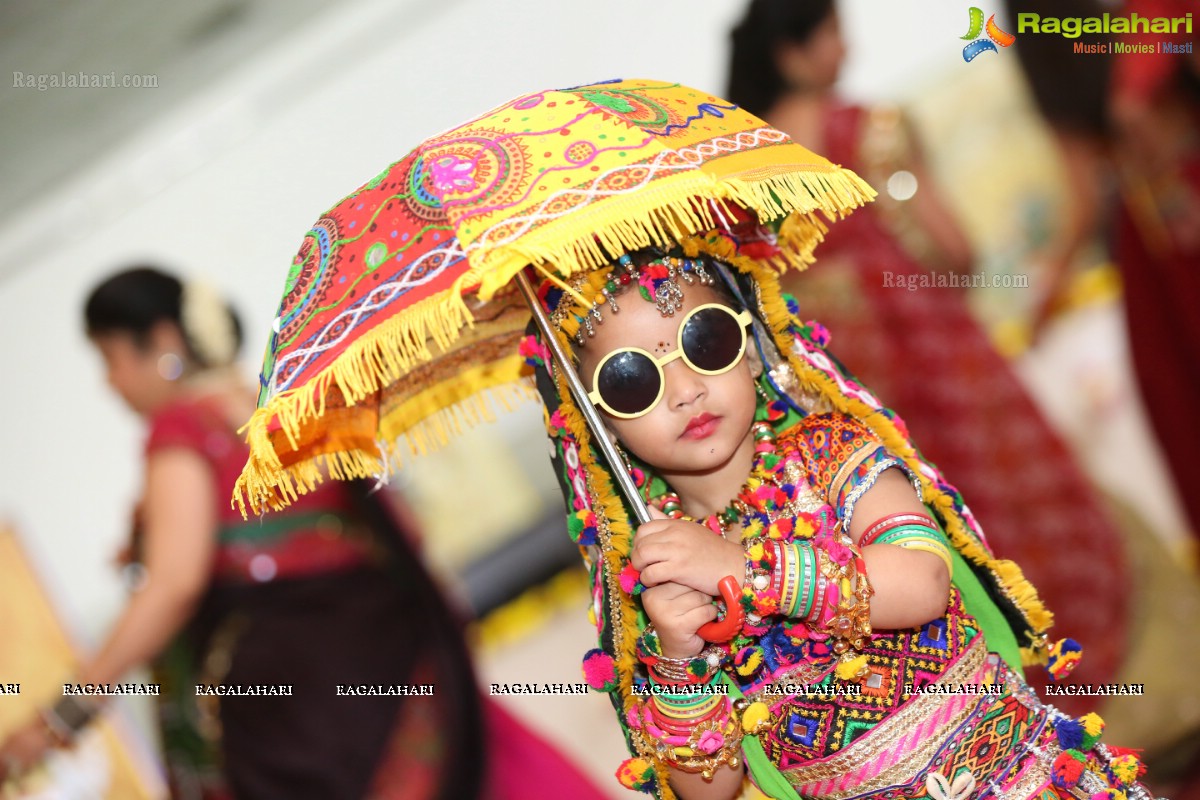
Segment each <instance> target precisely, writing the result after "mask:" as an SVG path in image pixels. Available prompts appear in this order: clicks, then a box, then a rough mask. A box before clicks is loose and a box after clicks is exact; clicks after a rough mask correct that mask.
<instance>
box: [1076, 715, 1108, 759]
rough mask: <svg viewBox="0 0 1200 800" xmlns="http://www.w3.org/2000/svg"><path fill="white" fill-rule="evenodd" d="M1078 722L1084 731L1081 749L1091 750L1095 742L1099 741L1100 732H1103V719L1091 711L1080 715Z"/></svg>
mask: <svg viewBox="0 0 1200 800" xmlns="http://www.w3.org/2000/svg"><path fill="white" fill-rule="evenodd" d="M1079 722H1080V723H1081V724H1082V725H1083V731H1084V735H1083V742H1082V743H1081V744H1082V747H1081V749H1083V750H1091V749H1092V748H1093V747H1095V746H1096V742H1098V741H1100V734H1102V733H1104V720H1102V719H1101V718H1100V715H1099V714H1097V713H1096V712H1095V711H1093V712H1091V713H1090V714H1084V715H1083V716H1082V717H1080V718H1079Z"/></svg>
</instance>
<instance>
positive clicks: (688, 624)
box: [642, 583, 717, 658]
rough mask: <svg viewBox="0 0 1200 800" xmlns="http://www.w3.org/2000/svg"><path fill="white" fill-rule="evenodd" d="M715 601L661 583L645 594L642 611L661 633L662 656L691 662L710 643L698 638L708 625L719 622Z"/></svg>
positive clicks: (700, 594) (659, 635)
mask: <svg viewBox="0 0 1200 800" xmlns="http://www.w3.org/2000/svg"><path fill="white" fill-rule="evenodd" d="M712 600H713V599H712V597H710V596H709V595H707V594H704V593H703V592H697V591H696V590H694V589H689V588H688V587H686V586H683V585H682V584H678V583H662V584H659V585H658V586H655V587H654V588H652V589H646V590H645V591H644V592H642V607H643V608H645V609H646V614H647V616H649V617H650V621H651V622H653V623H654V627H655V629H656V630H658V641H659V643H660V644H661V645H662V652H663V655H664V656H666V657H668V658H691V657H692V656H694V655H698V654H699V653H700V651H701V650H703V649H704V647H705V646H706V645H707V644H708V642H706V641H704V640H703V639H701V638H700V637H699V636H697V635H696V631H697V630H698V629H699V628H700V626H701V625H703V624H704V623H706V622H712V621H713V620H714V619H716V618H717V607H716V606H715V605H713V601H712Z"/></svg>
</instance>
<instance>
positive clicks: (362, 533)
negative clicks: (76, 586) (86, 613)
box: [0, 267, 483, 800]
mask: <svg viewBox="0 0 1200 800" xmlns="http://www.w3.org/2000/svg"><path fill="white" fill-rule="evenodd" d="M85 320H86V327H87V333H88V336H89V338H90V339H91V341H92V343H93V344H94V345H95V347H96V348H97V350H98V351H99V352H100V354H101V355H102V357H103V359H104V363H105V366H106V368H107V374H108V382H109V384H110V385H111V387H112V388H113V390H114V391H115V392H117V394H119V395H120V396H121V398H122V399H123V400H124V401H125V403H126V404H127V405H128V406H129V407H130V408H131V409H132V410H133V411H135V412H136V413H137V414H139V415H140V416H142V417H143V418H144V419H145V420H146V423H147V429H148V434H147V438H146V445H145V485H144V489H143V494H142V498H141V501H140V503H139V504H138V506H137V509H136V511H135V514H134V526H133V527H134V534H133V540H132V541H133V544H132V547H131V548H130V550H129V554H128V555H129V560H130V563H131V565H132V566H131V568H130V572H131V574H134V575H136V576H137V580H136V581H134V583H135V585H134V586H133V587H132V588H133V593H132V594H131V596H130V599H129V602H128V604H127V605H126V607H125V609H124V611H123V612H122V613H121V615H120V618H119V619H118V620H117V622H116V624H115V625H114V627H113V629H112V631H111V632H110V633H109V635H108V638H107V640H106V641H105V642H104V644H103V646H102V647H101V648H100V650H99V652H98V653H97V654H96V655H95V656H94V657H93V658H91V659H90V660H88V661H87V662H86V663H84V664H83V665H82V666H81V667H80V669H79V674H78V675H76V676H74V677H73V678H72V679H71V680H70V682H71V683H80V684H107V683H114V682H117V681H119V680H120V679H121V678H122V676H124V675H126V674H127V673H128V672H129V671H130V670H132V669H135V668H137V667H139V666H142V665H147V664H149V665H151V667H152V670H153V674H154V680H155V682H157V683H159V684H160V685H161V696H160V697H159V698H158V701H159V702H158V711H159V722H160V726H161V728H160V729H161V738H162V748H163V754H164V759H165V761H166V764H167V772H168V776H167V777H168V782H169V784H170V788H171V793H172V797H173V798H185V799H186V800H216V799H217V798H229V797H236V798H282V797H287V798H291V799H293V800H294V799H296V798H313V799H314V800H331V799H336V798H345V800H358V799H359V798H363V797H367V796H368V795H370V796H373V797H386V798H398V797H409V798H418V797H419V798H430V797H444V798H460V797H461V798H469V797H474V796H476V795H477V793H478V789H479V784H480V782H481V774H482V769H483V758H482V749H483V748H482V744H481V742H482V733H481V726H482V718H481V714H480V709H479V701H478V697H477V694H476V690H475V686H474V678H473V673H472V670H471V665H470V659H469V654H468V652H467V649H466V646H465V644H464V643H463V641H462V638H461V631H460V630H459V628H458V627H457V625H455V624H454V619H455V615H454V614H453V613H452V612H451V610H450V609H449V608H448V607H447V605H446V603H445V601H444V599H443V598H442V595H441V594H440V593H439V592H438V590H437V587H436V586H435V585H434V583H433V581H432V580H431V579H430V577H429V575H428V573H427V572H426V571H425V570H424V568H423V567H422V566H421V562H420V560H419V559H418V558H417V556H416V554H415V553H414V551H413V550H412V546H411V544H410V543H409V542H408V541H407V540H406V537H405V536H404V535H402V534H401V533H400V531H401V529H402V527H405V526H401V525H399V524H398V521H397V518H396V517H395V516H394V515H393V514H392V512H391V510H390V509H388V508H386V507H385V506H384V505H383V501H382V497H381V494H379V493H377V494H369V493H368V492H367V491H366V489H365V487H363V486H357V485H356V486H350V487H349V488H347V486H346V485H345V484H341V483H333V484H330V485H328V486H327V487H322V488H320V489H318V490H317V491H315V492H312V493H310V494H306V495H304V496H303V497H302V498H299V499H298V500H297V501H296V503H295V504H294V505H293V506H292V507H291V508H289V509H288V510H287V512H283V513H279V514H273V515H270V516H268V517H265V518H263V519H261V520H260V519H254V520H250V521H245V520H243V519H242V518H241V516H240V515H239V514H238V513H237V512H235V511H233V510H232V509H231V508H230V502H229V498H230V496H231V492H232V487H233V483H234V480H235V479H236V477H237V476H238V474H239V473H240V471H241V468H242V466H243V465H244V464H245V461H246V452H247V451H246V446H245V444H244V443H243V442H242V441H241V439H240V437H239V436H238V435H237V433H236V429H237V427H238V426H239V425H240V424H241V423H242V422H243V421H245V420H246V419H248V418H249V417H250V415H251V413H252V412H253V410H254V407H255V398H254V394H253V392H252V391H251V390H250V388H249V387H248V386H246V385H245V384H244V383H243V381H242V380H241V379H240V377H239V375H238V374H237V371H236V370H235V369H234V367H233V363H234V358H235V356H236V354H237V351H238V348H239V346H240V344H241V329H240V326H239V323H238V320H237V318H236V316H235V315H234V314H233V312H232V310H231V309H230V308H229V306H228V305H227V304H226V303H225V302H224V301H223V300H222V299H221V298H220V297H219V296H217V295H216V294H215V293H214V292H213V291H212V290H210V289H208V288H207V287H205V286H204V285H202V284H194V283H186V284H185V283H181V282H180V281H179V280H178V279H176V278H175V277H173V276H170V275H167V274H165V273H163V272H160V271H158V270H156V269H153V268H149V267H141V268H135V269H129V270H126V271H124V272H121V273H119V274H117V275H114V276H113V277H111V278H109V279H108V280H105V281H104V282H102V283H101V284H100V285H99V286H98V287H96V288H95V290H94V291H93V292H92V293H91V295H90V297H89V298H88V300H87V304H86V308H85ZM408 530H409V531H411V528H409V529H408ZM430 618H436V619H441V620H445V621H447V622H448V624H442V625H438V626H434V627H432V628H430V629H429V630H426V631H420V630H419V629H418V628H417V627H416V626H417V625H418V624H419V622H418V621H419V620H425V619H430ZM410 683H425V684H434V685H435V691H436V694H435V695H434V696H433V697H415V698H414V697H402V696H398V695H392V696H387V695H384V696H371V697H344V696H342V697H340V696H338V692H337V688H336V687H337V686H338V685H348V684H349V685H370V686H381V685H388V686H391V685H407V684H410ZM214 684H221V685H224V686H226V687H231V688H234V689H236V688H239V687H259V686H280V685H287V686H290V687H291V694H290V696H249V697H241V696H236V697H230V696H224V697H220V698H219V699H217V698H212V697H206V696H201V697H198V696H197V694H198V693H197V690H196V687H197V686H198V685H214ZM214 704H216V705H219V709H216V710H215V709H214V708H212V705H214ZM435 704H436V705H435ZM99 711H100V706H99V705H98V703H96V702H92V701H91V698H86V702H85V699H84V698H78V697H74V696H71V697H64V698H63V699H62V700H61V701H59V702H58V703H57V704H55V705H54V706H52V707H48V708H46V709H45V710H44V711H43V713H42V715H41V718H40V719H36V720H33V721H31V722H30V723H29V724H28V725H27V726H25V727H24V728H23V729H22V730H20V731H18V732H17V733H16V734H14V735H13V736H11V737H10V738H9V740H8V741H7V742H5V743H4V745H3V747H2V748H0V755H3V756H4V758H3V759H0V763H3V764H5V765H6V766H9V767H11V765H14V764H19V765H21V766H22V767H25V768H28V767H30V766H32V765H33V764H34V763H36V762H37V761H38V760H40V758H41V756H42V755H43V753H45V752H46V750H47V749H48V748H50V747H51V746H54V745H66V744H69V743H70V741H71V740H72V739H73V737H74V735H75V733H76V732H77V731H78V730H80V729H81V728H82V727H83V726H85V725H86V724H87V723H88V721H89V720H90V719H91V718H92V717H93V716H94V715H95V714H97V713H98V712H99ZM406 730H408V731H410V733H409V734H407V735H406V733H405V731H406ZM413 730H416V731H417V734H416V736H414V735H412V734H411V731H413ZM418 736H419V737H420V739H421V740H422V741H424V742H425V743H426V747H425V752H424V754H423V755H422V753H421V751H420V750H419V749H418V750H413V749H412V748H411V747H409V749H408V752H406V753H402V754H399V755H398V754H396V753H389V752H388V748H389V742H390V743H391V744H392V748H393V749H395V748H397V747H399V748H401V749H403V748H404V747H405V746H406V745H411V744H412V741H413V740H414V738H416V737H418ZM448 754H449V755H453V756H456V757H454V758H450V757H447V755H448ZM463 755H465V757H463V758H459V757H457V756H463ZM385 756H386V758H385ZM381 764H386V768H385V769H383V770H381V769H380V765H381ZM3 777H4V776H3V775H0V779H3Z"/></svg>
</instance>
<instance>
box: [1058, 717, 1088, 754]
mask: <svg viewBox="0 0 1200 800" xmlns="http://www.w3.org/2000/svg"><path fill="white" fill-rule="evenodd" d="M1054 733H1055V734H1056V735H1057V736H1058V745H1059V747H1061V748H1062V749H1063V750H1078V749H1079V746H1080V745H1081V744H1082V743H1083V734H1084V733H1085V731H1084V730H1083V723H1081V722H1080V721H1079V720H1077V719H1064V720H1062V721H1061V722H1059V723H1058V725H1057V726H1055V728H1054Z"/></svg>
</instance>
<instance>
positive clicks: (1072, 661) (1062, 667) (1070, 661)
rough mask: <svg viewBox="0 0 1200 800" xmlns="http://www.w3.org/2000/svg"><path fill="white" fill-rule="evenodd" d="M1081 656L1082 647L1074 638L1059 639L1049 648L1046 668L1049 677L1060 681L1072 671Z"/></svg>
mask: <svg viewBox="0 0 1200 800" xmlns="http://www.w3.org/2000/svg"><path fill="white" fill-rule="evenodd" d="M1081 658H1083V647H1082V646H1081V645H1080V644H1079V642H1077V641H1075V640H1074V639H1059V640H1058V641H1057V642H1055V643H1054V646H1053V647H1051V648H1050V656H1049V660H1048V661H1047V662H1046V670H1047V671H1048V672H1049V673H1050V679H1051V680H1055V681H1060V680H1062V679H1063V678H1065V677H1067V676H1068V675H1070V674H1071V672H1072V671H1074V669H1075V667H1076V665H1078V664H1079V660H1080V659H1081Z"/></svg>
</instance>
